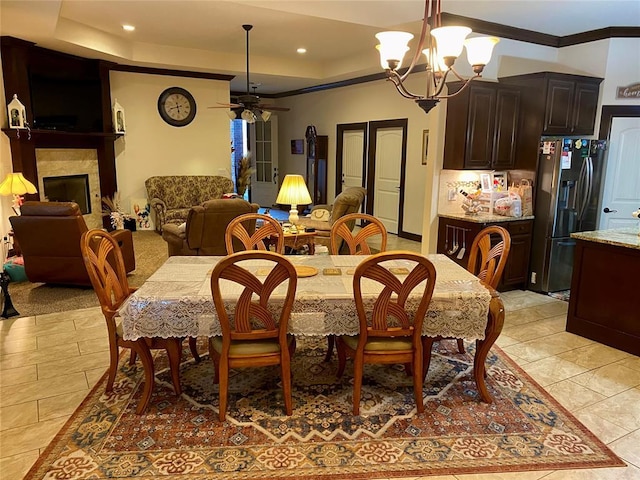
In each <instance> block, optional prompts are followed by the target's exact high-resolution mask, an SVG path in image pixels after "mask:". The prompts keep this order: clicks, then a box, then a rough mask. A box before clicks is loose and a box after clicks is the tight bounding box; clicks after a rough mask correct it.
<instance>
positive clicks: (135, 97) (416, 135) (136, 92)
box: [0, 38, 640, 252]
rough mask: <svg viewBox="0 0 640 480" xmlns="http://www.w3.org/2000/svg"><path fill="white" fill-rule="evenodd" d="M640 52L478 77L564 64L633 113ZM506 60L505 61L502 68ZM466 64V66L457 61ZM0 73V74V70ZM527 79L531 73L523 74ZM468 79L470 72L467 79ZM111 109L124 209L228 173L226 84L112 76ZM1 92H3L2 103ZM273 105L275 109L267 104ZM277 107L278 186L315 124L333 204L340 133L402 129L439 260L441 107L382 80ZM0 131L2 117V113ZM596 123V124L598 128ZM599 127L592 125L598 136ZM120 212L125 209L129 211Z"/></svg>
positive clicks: (414, 194) (593, 54)
mask: <svg viewBox="0 0 640 480" xmlns="http://www.w3.org/2000/svg"><path fill="white" fill-rule="evenodd" d="M639 50H640V39H636V38H631V39H629V38H615V39H609V40H603V41H599V42H593V43H590V44H585V45H578V46H575V47H566V48H563V49H553V48H550V47H541V46H537V45H529V44H525V43H522V42H517V41H512V40H502V41H501V42H500V43H499V44H498V45H497V47H496V51H495V54H494V60H492V62H491V64H490V65H488V66H487V69H486V71H485V75H484V77H485V78H486V79H495V78H497V77H498V76H502V75H507V74H509V75H514V74H517V73H528V71H527V68H528V66H535V68H538V67H540V68H542V66H546V65H553V64H554V63H557V64H558V66H560V67H562V66H563V65H560V64H563V63H566V64H567V65H568V66H570V67H572V68H573V69H574V70H580V71H583V72H584V73H587V74H591V75H595V76H602V77H605V80H604V82H603V84H602V87H601V104H605V105H610V104H620V105H638V104H640V102H639V101H638V100H616V99H615V88H616V87H617V86H621V85H628V84H629V83H633V82H637V81H638V80H639V79H640V59H639V58H638V57H637V55H636V56H634V55H632V54H629V52H638V51H639ZM507 59H508V60H509V61H508V62H507V61H503V60H507ZM461 60H462V61H464V60H465V59H464V58H462V59H461ZM0 68H1V67H0ZM529 71H531V70H529ZM465 74H468V72H466V71H465ZM408 85H409V86H410V89H412V90H414V91H415V92H416V93H422V91H423V90H424V85H423V84H422V76H421V75H418V74H416V75H412V76H411V77H410V78H409V83H408ZM170 86H180V87H183V88H186V89H187V90H189V91H190V92H191V93H192V94H193V95H194V97H195V99H196V102H197V107H198V113H197V115H196V118H195V120H194V121H193V122H192V123H191V124H190V125H188V126H186V127H182V128H176V127H171V126H169V125H167V124H166V123H164V122H163V121H162V119H161V118H160V116H159V115H158V111H157V99H158V96H159V95H160V93H161V92H162V90H164V89H165V88H167V87H170ZM111 88H112V100H115V99H117V100H118V103H120V104H121V105H122V106H123V107H124V109H125V113H126V122H127V133H126V135H125V136H124V137H123V138H120V139H119V140H117V141H116V144H115V146H116V154H117V159H116V168H117V180H118V189H119V191H120V192H121V194H122V197H123V203H124V204H125V205H126V204H128V199H129V198H130V197H133V198H139V197H145V196H146V192H145V191H144V180H145V179H146V178H147V177H149V176H151V175H171V174H220V173H222V172H223V171H224V172H226V171H228V169H229V164H230V152H229V146H230V138H229V136H230V135H229V121H228V118H227V116H226V115H225V109H207V108H206V107H208V106H211V105H215V104H216V102H227V101H228V98H229V86H228V83H227V82H221V81H212V80H202V79H192V78H186V77H166V76H158V75H143V74H136V73H124V72H112V74H111ZM3 92H4V89H2V91H1V92H0V100H4V103H3V105H6V99H4V98H2V96H3ZM270 102H271V101H270ZM277 104H278V105H281V106H287V107H290V108H291V111H289V112H282V113H279V114H278V119H279V144H280V149H279V164H280V178H284V175H285V174H287V173H300V174H304V173H305V157H304V156H301V155H291V153H290V140H293V139H301V138H304V133H305V128H306V126H307V125H310V124H313V125H315V126H316V128H317V131H318V133H319V134H321V135H328V136H329V159H328V160H329V165H328V176H329V186H328V190H329V191H328V194H329V198H330V199H332V198H333V197H334V194H335V192H334V185H335V171H336V170H335V150H336V125H338V124H341V123H353V122H367V121H372V120H389V119H397V118H407V119H408V134H407V135H408V137H407V172H406V173H407V183H406V191H405V209H404V212H403V213H404V225H403V228H404V230H405V231H407V232H410V233H415V234H419V235H420V234H421V235H423V251H424V252H432V251H435V244H436V235H437V211H438V188H437V186H438V184H439V175H440V170H441V169H442V154H443V150H444V146H443V145H444V133H445V132H444V130H445V116H446V115H445V113H446V105H445V102H443V104H442V105H440V106H439V107H437V108H435V109H434V110H432V111H431V113H430V114H429V115H425V114H424V113H423V112H422V110H420V109H419V108H418V107H417V106H416V105H415V104H414V103H413V102H412V101H410V100H405V99H402V98H401V97H400V96H399V95H398V94H397V93H396V92H395V89H394V88H393V86H392V85H391V84H390V83H389V82H385V81H383V80H379V81H376V82H370V83H367V84H362V85H356V86H351V87H345V88H340V89H335V90H328V91H324V92H317V93H312V94H307V95H299V96H295V97H289V98H285V99H281V100H279V101H278V102H277ZM0 122H1V124H2V125H3V126H6V125H7V123H6V109H4V108H3V109H2V111H1V112H0ZM598 123H599V121H598ZM423 129H429V130H430V143H429V162H428V165H427V166H423V165H421V162H420V158H421V149H422V130H423ZM597 129H598V124H597V125H596V131H597ZM10 171H11V160H10V150H9V142H8V139H7V137H6V135H0V177H1V178H4V176H5V175H6V173H7V172H10ZM125 202H126V203H125ZM10 210H11V199H9V198H0V217H1V218H0V230H2V235H3V236H4V234H5V233H6V232H7V231H8V221H7V220H6V219H7V217H8V215H9V213H10Z"/></svg>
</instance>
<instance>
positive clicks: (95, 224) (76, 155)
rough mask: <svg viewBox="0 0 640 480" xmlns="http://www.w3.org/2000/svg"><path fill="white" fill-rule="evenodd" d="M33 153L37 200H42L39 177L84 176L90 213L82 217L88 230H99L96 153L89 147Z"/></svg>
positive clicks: (99, 210) (100, 211) (99, 209)
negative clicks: (86, 181)
mask: <svg viewBox="0 0 640 480" xmlns="http://www.w3.org/2000/svg"><path fill="white" fill-rule="evenodd" d="M35 154H36V168H37V171H38V195H39V196H40V200H41V201H46V198H45V195H44V183H43V178H45V177H59V176H68V175H88V176H89V198H90V199H91V213H90V214H88V215H84V219H85V221H86V223H87V226H88V227H89V228H100V227H102V202H101V200H100V199H101V198H102V195H101V192H100V173H99V168H98V152H97V150H95V149H90V148H86V149H85V148H36V150H35Z"/></svg>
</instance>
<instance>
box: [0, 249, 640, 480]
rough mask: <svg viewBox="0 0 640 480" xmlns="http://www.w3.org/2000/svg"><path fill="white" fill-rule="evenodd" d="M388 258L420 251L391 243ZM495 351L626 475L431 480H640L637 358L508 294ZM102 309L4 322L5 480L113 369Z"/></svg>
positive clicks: (526, 295) (0, 333)
mask: <svg viewBox="0 0 640 480" xmlns="http://www.w3.org/2000/svg"><path fill="white" fill-rule="evenodd" d="M388 248H389V249H399V248H403V249H405V248H406V249H413V250H419V244H417V243H415V242H409V241H406V240H403V239H398V238H397V237H395V236H391V239H390V242H389V247H388ZM502 298H503V300H504V303H505V308H506V311H507V315H506V321H505V327H504V330H503V332H502V335H501V336H500V338H499V339H498V342H497V344H498V345H499V346H500V348H502V349H503V350H504V351H505V352H507V353H508V354H509V355H510V356H511V357H512V358H513V359H514V360H515V361H516V362H517V363H518V364H519V365H521V366H522V367H523V368H524V369H525V371H527V373H529V374H530V375H531V376H532V377H533V378H535V379H536V381H538V382H539V383H540V384H541V385H543V386H544V387H545V388H546V389H547V390H548V391H549V392H550V393H551V394H552V395H554V396H555V397H556V398H557V399H558V400H559V401H560V403H562V404H563V405H564V406H565V407H566V408H567V409H568V410H569V411H571V412H572V413H573V414H574V415H575V416H576V417H577V418H578V419H579V420H580V421H581V422H582V423H584V424H585V425H586V426H587V427H588V428H589V429H590V430H591V431H592V432H593V433H595V434H596V435H597V436H598V437H599V438H600V439H601V440H602V441H604V442H605V443H607V444H608V445H609V446H610V447H611V448H612V449H613V450H614V451H615V452H616V453H617V454H618V455H619V456H620V457H621V458H623V459H624V460H625V461H626V462H627V463H628V467H626V468H611V469H595V470H560V471H536V472H520V473H508V474H488V475H481V474H478V475H456V476H453V475H449V476H439V477H427V478H429V479H431V480H444V479H446V480H456V479H458V480H484V479H518V480H536V479H541V478H544V479H545V480H560V479H562V480H570V479H594V480H595V479H598V480H600V479H604V480H609V479H621V480H631V479H639V480H640V358H638V357H636V356H633V355H630V354H627V353H624V352H621V351H618V350H615V349H613V348H609V347H606V346H604V345H600V344H598V343H595V342H592V341H590V340H587V339H584V338H582V337H578V336H576V335H573V334H570V333H567V332H565V331H564V327H565V317H566V312H567V303H566V302H563V301H561V300H556V299H553V298H551V297H547V296H544V295H539V294H536V293H532V292H526V291H513V292H506V293H504V294H503V295H502ZM104 329H105V326H104V319H103V318H102V315H101V313H100V310H99V308H90V309H84V310H75V311H70V312H65V313H55V314H48V315H40V316H37V317H24V318H17V319H7V320H1V321H0V479H2V480H20V479H21V478H23V476H24V474H25V473H26V472H27V471H28V470H29V468H30V467H31V465H32V464H33V462H35V460H36V459H37V458H38V455H39V454H40V453H41V452H42V451H43V450H44V448H45V447H46V445H47V444H48V443H49V441H50V440H51V439H52V438H53V437H54V435H55V434H56V432H57V431H58V430H59V429H60V428H61V427H62V425H63V424H64V422H65V421H66V420H67V419H68V418H69V416H70V415H71V413H72V412H73V411H74V410H75V409H76V407H77V406H78V405H79V404H80V402H81V401H82V399H83V398H84V397H85V396H86V394H87V393H88V392H89V390H90V388H91V387H92V386H93V385H94V384H95V383H96V382H97V380H98V379H99V378H100V377H101V376H102V374H103V373H104V372H105V370H106V368H107V365H108V353H107V352H108V345H107V341H106V337H105V330H104Z"/></svg>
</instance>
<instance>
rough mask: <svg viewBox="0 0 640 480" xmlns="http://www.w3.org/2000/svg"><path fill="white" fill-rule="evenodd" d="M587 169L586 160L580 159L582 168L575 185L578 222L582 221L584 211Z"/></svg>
mask: <svg viewBox="0 0 640 480" xmlns="http://www.w3.org/2000/svg"><path fill="white" fill-rule="evenodd" d="M588 168H589V164H588V162H587V158H584V159H582V166H581V167H580V174H579V175H578V182H577V185H576V194H575V199H576V202H575V203H576V213H577V216H578V221H579V220H581V219H582V212H583V211H584V201H585V195H586V192H587V185H586V184H587V182H588V180H587V176H588V173H587V171H588Z"/></svg>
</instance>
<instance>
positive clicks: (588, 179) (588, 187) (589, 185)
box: [578, 157, 593, 220]
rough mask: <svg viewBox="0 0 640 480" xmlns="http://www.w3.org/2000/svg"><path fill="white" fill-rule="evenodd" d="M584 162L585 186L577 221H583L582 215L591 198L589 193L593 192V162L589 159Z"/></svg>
mask: <svg viewBox="0 0 640 480" xmlns="http://www.w3.org/2000/svg"><path fill="white" fill-rule="evenodd" d="M585 162H586V165H587V169H586V176H585V185H584V192H583V197H582V200H581V202H580V203H581V209H580V213H579V216H578V220H583V219H584V214H585V213H586V211H587V205H588V204H589V199H590V198H591V191H592V190H593V160H592V159H591V157H587V158H585Z"/></svg>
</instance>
